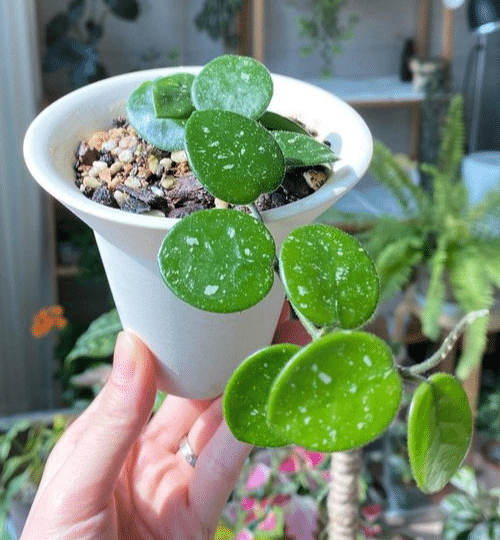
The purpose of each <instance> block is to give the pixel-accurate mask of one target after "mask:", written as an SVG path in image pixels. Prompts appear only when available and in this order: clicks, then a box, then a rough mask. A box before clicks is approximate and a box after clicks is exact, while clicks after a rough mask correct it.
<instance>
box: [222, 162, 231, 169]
mask: <svg viewBox="0 0 500 540" xmlns="http://www.w3.org/2000/svg"><path fill="white" fill-rule="evenodd" d="M222 168H223V169H224V170H225V171H230V170H231V169H234V163H226V165H224V166H223V167H222Z"/></svg>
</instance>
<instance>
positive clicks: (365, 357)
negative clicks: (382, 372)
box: [363, 354, 372, 367]
mask: <svg viewBox="0 0 500 540" xmlns="http://www.w3.org/2000/svg"><path fill="white" fill-rule="evenodd" d="M363 362H364V363H365V364H366V365H367V366H368V367H372V360H371V358H370V357H369V356H368V355H367V354H365V356H363Z"/></svg>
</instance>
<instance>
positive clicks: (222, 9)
mask: <svg viewBox="0 0 500 540" xmlns="http://www.w3.org/2000/svg"><path fill="white" fill-rule="evenodd" d="M242 7H243V0H223V1H221V0H205V3H204V4H203V7H202V8H201V10H200V11H199V12H198V13H197V14H196V17H195V19H194V22H195V24H196V28H198V30H200V31H205V32H207V34H208V35H209V36H210V38H211V39H213V40H214V41H218V40H219V39H222V40H223V42H224V45H225V49H227V48H229V47H234V46H235V45H236V43H237V41H238V36H237V35H236V33H235V31H234V28H233V26H234V21H235V18H236V15H237V14H238V13H239V11H240V9H241V8H242Z"/></svg>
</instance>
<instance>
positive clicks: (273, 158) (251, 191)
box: [186, 110, 285, 204]
mask: <svg viewBox="0 0 500 540" xmlns="http://www.w3.org/2000/svg"><path fill="white" fill-rule="evenodd" d="M186 152H187V155H188V159H189V162H190V164H191V168H192V169H193V171H194V173H195V174H196V176H197V178H198V180H199V181H200V182H201V183H202V184H203V185H204V186H205V187H206V188H207V190H208V191H210V193H212V194H213V195H214V196H215V197H217V198H219V199H222V200H223V201H226V202H229V203H232V204H248V203H251V202H253V201H255V200H256V199H257V197H259V195H260V194H261V193H266V192H269V191H274V190H275V189H277V188H278V186H279V185H280V184H281V182H282V181H283V177H284V174H285V161H284V158H283V153H282V152H281V150H280V147H279V145H278V143H277V142H276V141H275V140H274V138H273V137H272V135H270V133H269V132H268V131H267V130H266V129H264V128H263V127H262V126H261V125H260V124H259V123H258V122H256V121H255V120H250V119H249V118H246V117H244V116H241V115H239V114H236V113H233V112H230V111H222V110H210V111H195V112H194V113H193V114H192V115H191V116H190V118H189V120H188V122H187V124H186Z"/></svg>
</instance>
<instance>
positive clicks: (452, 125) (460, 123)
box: [438, 94, 465, 182]
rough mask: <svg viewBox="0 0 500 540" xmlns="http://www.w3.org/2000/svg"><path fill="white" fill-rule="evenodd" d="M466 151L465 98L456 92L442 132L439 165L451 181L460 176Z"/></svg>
mask: <svg viewBox="0 0 500 540" xmlns="http://www.w3.org/2000/svg"><path fill="white" fill-rule="evenodd" d="M464 153H465V124H464V99H463V97H462V95H461V94H455V95H454V96H453V97H452V99H451V101H450V104H449V106H448V111H447V114H446V118H445V121H444V126H443V130H442V132H441V144H440V147H439V157H438V166H439V170H440V171H441V172H444V173H446V175H447V177H448V179H449V180H450V181H452V182H453V181H456V180H458V179H459V178H460V168H461V166H462V160H463V157H464Z"/></svg>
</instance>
